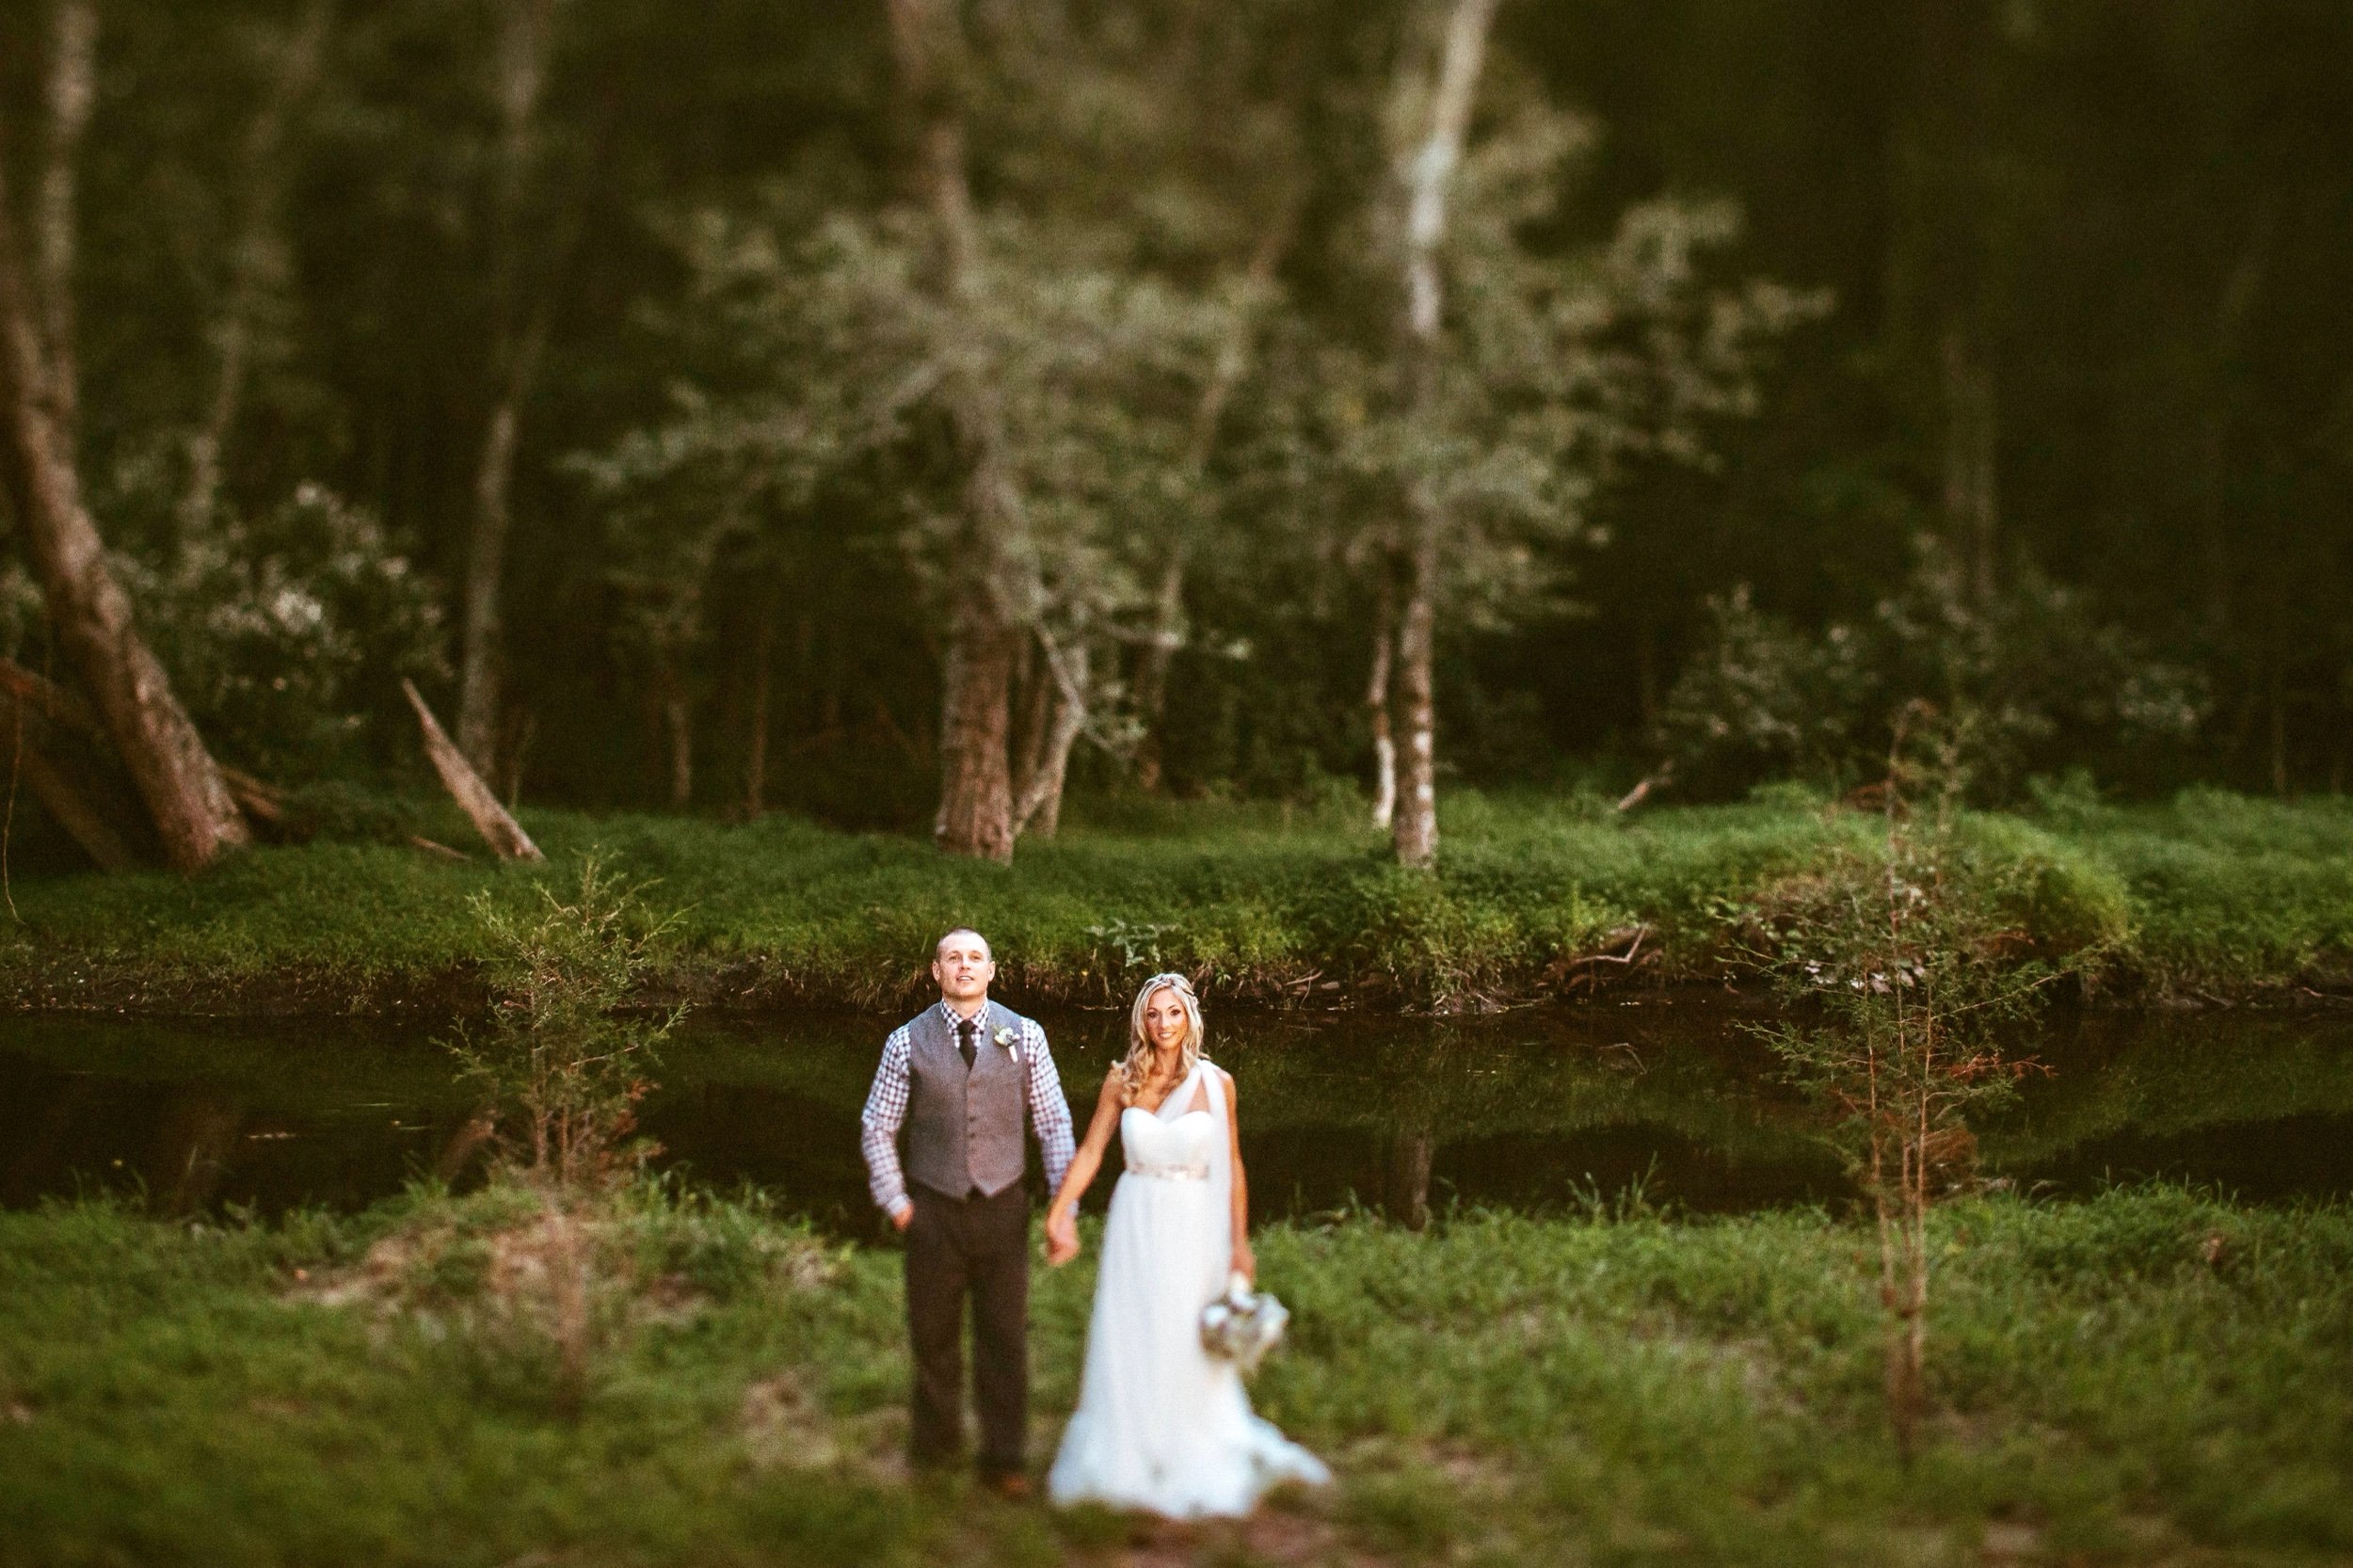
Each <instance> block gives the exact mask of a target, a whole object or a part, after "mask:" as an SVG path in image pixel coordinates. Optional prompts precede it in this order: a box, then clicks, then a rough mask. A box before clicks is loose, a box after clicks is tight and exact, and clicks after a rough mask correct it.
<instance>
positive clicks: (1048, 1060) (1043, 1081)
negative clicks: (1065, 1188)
mask: <svg viewBox="0 0 2353 1568" xmlns="http://www.w3.org/2000/svg"><path fill="white" fill-rule="evenodd" d="M1021 1035H1022V1038H1021V1045H1022V1048H1023V1050H1024V1051H1025V1052H1026V1053H1027V1055H1028V1056H1029V1058H1030V1118H1031V1120H1032V1123H1034V1124H1035V1126H1036V1128H1037V1150H1038V1153H1039V1155H1040V1156H1041V1157H1043V1158H1044V1160H1045V1161H1046V1191H1047V1192H1048V1194H1049V1195H1050V1194H1052V1193H1055V1192H1061V1191H1062V1178H1063V1177H1064V1176H1065V1175H1067V1174H1068V1173H1069V1170H1070V1160H1071V1156H1072V1155H1073V1154H1075V1153H1076V1152H1077V1140H1076V1139H1074V1138H1073V1137H1072V1135H1071V1128H1070V1102H1069V1101H1068V1100H1066V1099H1064V1097H1063V1092H1062V1074H1060V1073H1058V1072H1056V1071H1055V1070H1054V1053H1053V1052H1051V1051H1049V1050H1048V1049H1047V1048H1046V1031H1045V1030H1044V1029H1043V1028H1041V1027H1040V1026H1039V1024H1038V1022H1037V1020H1036V1019H1034V1018H1031V1019H1027V1020H1025V1021H1024V1023H1023V1026H1022V1031H1021Z"/></svg>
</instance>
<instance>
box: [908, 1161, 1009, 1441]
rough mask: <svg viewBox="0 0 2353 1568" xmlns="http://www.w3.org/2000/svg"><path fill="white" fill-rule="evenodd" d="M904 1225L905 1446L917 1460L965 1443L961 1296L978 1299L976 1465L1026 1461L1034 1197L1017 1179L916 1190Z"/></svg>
mask: <svg viewBox="0 0 2353 1568" xmlns="http://www.w3.org/2000/svg"><path fill="white" fill-rule="evenodd" d="M913 1195H914V1198H915V1218H914V1219H913V1220H911V1221H909V1222H908V1224H907V1229H906V1249H907V1262H906V1268H907V1335H908V1337H909V1338H910V1339H911V1340H912V1341H913V1345H914V1350H915V1410H914V1419H913V1422H912V1425H911V1428H910V1431H909V1434H908V1447H909V1448H910V1449H911V1450H912V1452H913V1454H914V1457H915V1460H916V1462H917V1463H918V1464H945V1463H947V1462H949V1461H952V1460H953V1459H954V1458H955V1457H956V1455H957V1454H958V1453H959V1452H961V1451H962V1449H963V1448H964V1303H965V1299H966V1298H967V1297H970V1298H971V1302H972V1402H973V1404H974V1405H975V1406H977V1407H978V1409H979V1412H980V1417H981V1453H980V1467H981V1468H982V1469H983V1470H984V1471H986V1472H989V1473H991V1474H1009V1473H1012V1472H1015V1471H1018V1470H1019V1469H1020V1468H1021V1467H1022V1459H1023V1448H1024V1447H1025V1444H1026V1441H1027V1438H1028V1435H1029V1425H1030V1333H1029V1330H1030V1246H1029V1237H1030V1199H1029V1194H1028V1193H1026V1192H1023V1191H1022V1190H1021V1184H1020V1183H1019V1182H1016V1183H1014V1184H1013V1185H1012V1186H1011V1187H1008V1188H1006V1189H1005V1190H1004V1191H1003V1192H1000V1193H998V1194H997V1195H996V1196H995V1197H985V1198H984V1197H962V1198H952V1197H950V1196H948V1195H947V1194H946V1193H944V1192H934V1191H933V1190H932V1189H930V1188H928V1187H922V1186H918V1187H916V1188H915V1189H914V1194H913Z"/></svg>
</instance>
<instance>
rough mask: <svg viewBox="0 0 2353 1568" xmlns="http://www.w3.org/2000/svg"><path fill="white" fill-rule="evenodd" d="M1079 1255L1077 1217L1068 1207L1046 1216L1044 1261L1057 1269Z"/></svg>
mask: <svg viewBox="0 0 2353 1568" xmlns="http://www.w3.org/2000/svg"><path fill="white" fill-rule="evenodd" d="M1076 1256H1079V1217H1078V1216H1077V1215H1075V1214H1073V1213H1071V1212H1070V1211H1069V1210H1068V1209H1056V1210H1055V1211H1054V1212H1052V1213H1050V1214H1048V1215H1047V1216H1046V1261H1047V1262H1048V1263H1050V1264H1052V1265H1053V1266H1054V1267H1055V1268H1057V1269H1059V1268H1061V1267H1062V1266H1063V1265H1064V1264H1065V1263H1067V1262H1069V1261H1070V1260H1071V1259H1072V1258H1074V1257H1076Z"/></svg>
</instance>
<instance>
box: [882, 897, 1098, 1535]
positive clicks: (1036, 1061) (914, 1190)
mask: <svg viewBox="0 0 2353 1568" xmlns="http://www.w3.org/2000/svg"><path fill="white" fill-rule="evenodd" d="M996 977H997V961H996V959H995V957H994V956H993V955H992V954H991V953H990V952H989V947H988V940H987V938H985V937H984V936H982V935H981V934H980V933H979V932H977V931H968V930H965V929H962V928H959V929H957V930H954V931H951V932H950V933H948V935H946V936H942V937H941V938H940V939H939V942H938V945H937V946H936V948H935V949H934V950H933V952H932V978H933V979H934V980H936V981H937V982H938V983H939V1005H938V1006H936V1007H927V1008H925V1009H924V1010H923V1011H922V1012H921V1013H920V1014H918V1015H916V1016H915V1017H914V1018H912V1019H910V1020H909V1021H908V1022H907V1023H906V1024H904V1025H903V1026H902V1027H901V1028H899V1029H897V1030H894V1031H892V1032H891V1035H890V1038H889V1039H888V1040H887V1041H885V1042H884V1043H883V1054H882V1065H881V1066H880V1067H879V1068H877V1069H876V1071H875V1073H874V1087H873V1089H872V1091H871V1092H870V1093H869V1094H868V1095H867V1096H866V1112H865V1115H864V1117H863V1131H862V1132H861V1135H860V1138H859V1143H860V1145H861V1147H862V1148H863V1150H864V1152H865V1155H866V1171H867V1176H868V1186H869V1188H870V1190H871V1191H872V1192H873V1194H874V1202H875V1204H876V1205H877V1206H878V1207H879V1208H882V1210H883V1211H884V1212H885V1213H887V1214H888V1215H889V1216H890V1223H891V1224H894V1225H896V1226H898V1227H899V1230H900V1232H901V1233H902V1234H903V1235H904V1236H905V1238H906V1288H907V1335H908V1337H909V1339H910V1340H911V1341H912V1342H913V1349H914V1352H915V1401H914V1402H915V1410H914V1419H913V1422H912V1424H911V1428H910V1432H909V1442H908V1447H909V1449H910V1452H911V1457H912V1458H913V1460H914V1462H915V1463H916V1464H917V1465H918V1466H924V1467H931V1466H939V1465H944V1464H951V1463H952V1462H953V1461H954V1459H955V1457H956V1455H957V1453H958V1451H959V1450H960V1449H961V1448H963V1447H964V1414H963V1395H964V1365H963V1363H964V1304H965V1299H966V1298H967V1297H970V1298H971V1302H972V1339H973V1357H972V1362H973V1366H972V1402H973V1403H974V1404H975V1405H977V1406H978V1407H979V1409H980V1416H981V1452H980V1472H981V1479H982V1480H983V1481H984V1482H985V1483H986V1484H987V1485H989V1486H990V1487H992V1488H993V1489H995V1490H996V1491H997V1492H999V1493H1000V1494H1001V1495H1002V1496H1008V1497H1015V1498H1019V1497H1026V1496H1029V1495H1030V1480H1029V1477H1028V1476H1027V1475H1025V1474H1024V1473H1023V1462H1022V1448H1023V1444H1024V1442H1025V1440H1026V1438H1027V1436H1028V1429H1029V1424H1030V1347H1029V1332H1030V1321H1029V1319H1030V1249H1029V1235H1030V1200H1029V1195H1028V1194H1027V1193H1026V1192H1023V1191H1022V1188H1021V1176H1022V1171H1023V1168H1024V1167H1025V1166H1026V1164H1027V1163H1028V1154H1029V1150H1028V1147H1027V1144H1025V1142H1024V1139H1023V1134H1024V1131H1025V1125H1026V1128H1034V1129H1035V1131H1036V1133H1037V1143H1038V1149H1039V1152H1040V1153H1042V1154H1043V1155H1044V1156H1045V1158H1046V1190H1047V1191H1048V1192H1058V1191H1060V1190H1061V1187H1062V1178H1063V1173H1064V1171H1066V1170H1068V1169H1069V1168H1070V1155H1071V1135H1070V1106H1069V1104H1068V1102H1067V1101H1065V1100H1064V1098H1063V1093H1062V1080H1061V1078H1060V1077H1059V1076H1058V1075H1057V1074H1056V1073H1055V1071H1054V1059H1053V1057H1052V1056H1050V1055H1049V1054H1048V1052H1047V1049H1046V1032H1045V1031H1044V1030H1043V1029H1040V1028H1039V1027H1038V1026H1037V1025H1036V1023H1034V1022H1033V1021H1032V1020H1031V1019H1028V1018H1025V1017H1023V1016H1021V1015H1020V1014H1018V1013H1016V1012H1014V1011H1013V1010H1012V1009H1010V1008H1007V1007H1004V1006H1002V1005H1000V1004H998V1003H995V1002H991V1001H990V1000H988V983H989V982H990V981H992V980H994V979H995V978H996ZM902 1128H904V1130H905V1134H906V1164H905V1168H904V1174H903V1173H902V1170H901V1166H900V1160H899V1137H900V1132H901V1129H902Z"/></svg>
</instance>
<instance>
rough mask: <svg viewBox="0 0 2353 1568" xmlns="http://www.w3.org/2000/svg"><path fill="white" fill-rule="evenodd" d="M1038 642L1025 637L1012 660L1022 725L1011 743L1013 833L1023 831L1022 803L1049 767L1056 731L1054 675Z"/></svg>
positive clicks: (1016, 727)
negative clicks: (1049, 741) (1043, 663)
mask: <svg viewBox="0 0 2353 1568" xmlns="http://www.w3.org/2000/svg"><path fill="white" fill-rule="evenodd" d="M1038 662H1039V660H1038V641H1037V639H1036V638H1035V637H1024V638H1023V639H1022V640H1021V645H1020V648H1019V650H1018V651H1017V652H1016V653H1015V655H1014V660H1013V689H1014V693H1015V699H1014V707H1015V711H1016V714H1017V716H1018V719H1019V722H1018V723H1017V724H1016V726H1015V727H1014V731H1013V742H1012V757H1013V798H1014V801H1015V806H1014V819H1015V820H1014V833H1015V836H1016V838H1017V837H1018V836H1019V835H1020V831H1021V823H1020V817H1021V808H1020V804H1019V803H1020V802H1022V801H1024V800H1027V799H1028V798H1029V794H1030V786H1031V785H1032V784H1034V783H1035V782H1037V776H1038V770H1040V769H1041V768H1043V767H1045V766H1046V738H1047V736H1048V734H1049V733H1051V732H1052V730H1053V728H1054V672H1053V671H1052V670H1050V669H1046V670H1041V669H1040V668H1039V667H1038Z"/></svg>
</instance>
